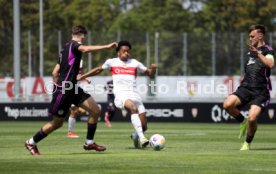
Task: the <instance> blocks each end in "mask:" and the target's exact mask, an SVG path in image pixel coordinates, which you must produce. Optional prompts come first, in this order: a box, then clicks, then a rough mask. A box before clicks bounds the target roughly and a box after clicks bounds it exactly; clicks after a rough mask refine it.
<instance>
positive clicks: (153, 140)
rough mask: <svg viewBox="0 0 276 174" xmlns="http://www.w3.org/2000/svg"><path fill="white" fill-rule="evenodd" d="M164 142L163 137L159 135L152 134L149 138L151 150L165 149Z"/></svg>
mask: <svg viewBox="0 0 276 174" xmlns="http://www.w3.org/2000/svg"><path fill="white" fill-rule="evenodd" d="M165 144H166V140H165V138H164V136H162V135H160V134H154V135H152V136H151V137H150V146H151V147H152V148H153V150H161V149H163V148H164V147H165Z"/></svg>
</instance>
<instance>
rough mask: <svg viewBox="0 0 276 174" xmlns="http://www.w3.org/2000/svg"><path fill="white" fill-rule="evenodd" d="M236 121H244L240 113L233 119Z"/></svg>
mask: <svg viewBox="0 0 276 174" xmlns="http://www.w3.org/2000/svg"><path fill="white" fill-rule="evenodd" d="M235 119H236V120H238V122H240V123H241V122H243V120H244V116H243V115H242V114H241V113H240V114H239V115H238V116H236V117H235Z"/></svg>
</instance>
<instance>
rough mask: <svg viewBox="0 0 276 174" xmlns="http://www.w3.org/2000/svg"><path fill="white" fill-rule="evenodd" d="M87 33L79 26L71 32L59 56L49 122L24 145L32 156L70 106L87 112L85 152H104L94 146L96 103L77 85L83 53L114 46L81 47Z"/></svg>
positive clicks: (61, 123)
mask: <svg viewBox="0 0 276 174" xmlns="http://www.w3.org/2000/svg"><path fill="white" fill-rule="evenodd" d="M86 34H87V31H86V29H85V27H83V26H81V25H78V26H74V27H73V28H72V39H71V41H69V42H68V43H66V44H65V45H64V47H63V49H62V51H61V52H60V56H59V65H60V69H59V77H58V81H57V83H56V84H55V86H54V88H55V91H54V93H53V98H52V101H51V107H50V116H52V117H53V119H52V121H50V122H48V123H46V124H45V125H44V126H43V127H42V128H41V129H40V130H39V131H38V132H37V133H36V134H35V135H34V136H33V137H31V138H30V139H28V140H27V141H26V142H25V147H26V148H27V150H29V151H30V153H31V154H32V155H40V153H39V150H38V148H37V145H36V144H37V143H38V142H40V141H41V140H42V139H44V138H45V137H46V136H47V135H49V134H50V133H52V132H53V131H54V130H56V129H58V128H60V127H61V126H62V125H63V122H64V120H65V117H66V115H67V113H68V111H69V108H70V106H71V105H72V104H74V105H76V106H81V107H82V108H84V109H85V110H86V111H88V112H89V114H90V115H89V118H88V120H87V135H86V141H85V143H84V145H83V148H84V149H85V150H96V151H104V150H105V149H106V148H105V147H104V146H100V145H97V144H96V143H95V141H94V135H95V132H96V129H97V122H98V117H99V114H100V108H99V107H98V105H97V103H96V102H95V100H94V99H93V98H92V97H91V96H90V95H89V94H87V93H85V92H84V91H83V90H82V89H81V88H80V87H78V86H77V85H76V83H77V75H78V72H79V67H80V61H81V58H82V53H85V52H92V51H97V50H102V49H108V48H113V47H116V46H117V43H116V42H112V43H110V44H108V45H93V46H92V45H83V44H82V42H83V41H84V40H85V38H86Z"/></svg>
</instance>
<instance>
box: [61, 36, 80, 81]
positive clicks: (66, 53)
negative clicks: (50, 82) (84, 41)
mask: <svg viewBox="0 0 276 174" xmlns="http://www.w3.org/2000/svg"><path fill="white" fill-rule="evenodd" d="M80 45H81V43H78V42H77V41H74V40H71V41H70V42H68V43H66V44H65V46H64V47H63V49H62V50H61V52H60V55H59V64H60V70H59V73H60V74H59V78H58V85H59V86H61V85H62V83H63V81H68V82H72V83H73V84H76V82H77V79H76V77H77V75H78V73H79V68H80V61H81V57H82V52H80V51H79V50H78V47H79V46H80Z"/></svg>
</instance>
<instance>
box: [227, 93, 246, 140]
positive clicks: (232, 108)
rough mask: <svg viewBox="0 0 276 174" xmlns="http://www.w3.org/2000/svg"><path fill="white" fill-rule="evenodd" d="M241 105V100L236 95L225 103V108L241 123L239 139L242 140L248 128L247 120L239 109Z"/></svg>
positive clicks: (229, 97)
mask: <svg viewBox="0 0 276 174" xmlns="http://www.w3.org/2000/svg"><path fill="white" fill-rule="evenodd" d="M240 104H241V100H240V99H239V97H238V96H236V95H229V96H228V97H227V99H226V100H225V101H224V103H223V108H224V109H225V110H226V111H227V112H228V113H229V114H230V115H231V116H233V117H234V118H235V119H236V120H237V121H238V122H240V131H239V136H238V138H239V139H241V138H242V137H244V135H245V133H246V129H247V126H248V121H247V119H246V118H245V117H244V116H243V115H242V114H241V113H240V110H239V109H238V108H237V106H239V105H240Z"/></svg>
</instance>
